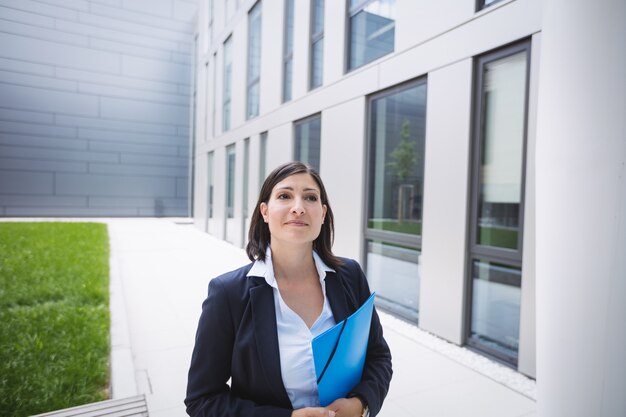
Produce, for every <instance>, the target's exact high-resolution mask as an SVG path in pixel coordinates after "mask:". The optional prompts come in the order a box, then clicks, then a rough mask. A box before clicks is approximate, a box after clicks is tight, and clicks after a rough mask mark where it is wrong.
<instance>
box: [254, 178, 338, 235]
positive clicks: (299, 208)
mask: <svg viewBox="0 0 626 417" xmlns="http://www.w3.org/2000/svg"><path fill="white" fill-rule="evenodd" d="M259 208H260V210H261V214H262V215H263V219H264V220H265V223H268V225H269V229H270V234H271V236H272V237H271V239H272V243H274V242H278V241H280V242H284V243H291V244H294V243H296V244H297V243H311V242H313V241H314V240H315V239H316V238H317V237H318V236H319V234H320V230H321V228H322V223H323V222H324V217H325V216H326V205H322V201H321V198H320V188H319V187H318V185H317V183H316V182H315V180H314V179H313V177H311V175H309V174H306V173H302V174H294V175H291V176H289V177H287V178H285V179H284V180H282V181H281V182H279V183H278V184H276V185H275V186H274V188H273V189H272V194H271V196H270V199H269V201H268V202H267V204H266V203H261V206H260V207H259Z"/></svg>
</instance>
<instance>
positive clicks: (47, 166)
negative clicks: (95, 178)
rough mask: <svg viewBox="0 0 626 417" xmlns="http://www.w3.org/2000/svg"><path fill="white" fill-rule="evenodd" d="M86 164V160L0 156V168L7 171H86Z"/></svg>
mask: <svg viewBox="0 0 626 417" xmlns="http://www.w3.org/2000/svg"><path fill="white" fill-rule="evenodd" d="M87 165H88V164H87V163H86V162H71V161H42V160H38V159H37V160H36V159H18V158H0V170H9V171H10V170H14V171H43V172H87Z"/></svg>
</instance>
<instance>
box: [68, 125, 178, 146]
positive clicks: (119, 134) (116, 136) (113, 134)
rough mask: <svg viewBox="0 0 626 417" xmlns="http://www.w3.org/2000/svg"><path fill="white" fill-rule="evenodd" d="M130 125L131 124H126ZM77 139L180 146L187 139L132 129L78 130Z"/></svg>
mask: <svg viewBox="0 0 626 417" xmlns="http://www.w3.org/2000/svg"><path fill="white" fill-rule="evenodd" d="M128 123H132V122H128ZM78 137H80V138H83V139H94V140H106V141H111V142H124V143H140V144H143V143H146V144H147V143H151V144H159V145H179V146H180V145H182V144H183V143H187V141H188V139H187V138H185V137H180V136H176V135H158V134H154V133H148V132H140V131H137V130H134V129H128V130H127V131H116V130H104V129H83V128H80V129H78Z"/></svg>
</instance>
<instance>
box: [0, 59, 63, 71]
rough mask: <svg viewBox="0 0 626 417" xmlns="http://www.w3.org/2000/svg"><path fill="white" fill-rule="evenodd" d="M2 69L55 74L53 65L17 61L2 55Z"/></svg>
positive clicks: (0, 60)
mask: <svg viewBox="0 0 626 417" xmlns="http://www.w3.org/2000/svg"><path fill="white" fill-rule="evenodd" d="M0 69H8V70H11V71H20V72H23V73H25V74H40V75H54V71H55V69H54V67H53V66H52V65H45V64H37V63H33V62H25V61H15V60H13V59H8V58H3V57H0Z"/></svg>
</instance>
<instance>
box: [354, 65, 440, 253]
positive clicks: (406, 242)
mask: <svg viewBox="0 0 626 417" xmlns="http://www.w3.org/2000/svg"><path fill="white" fill-rule="evenodd" d="M419 85H425V86H426V94H427V97H428V76H426V75H423V76H420V77H417V78H414V79H412V80H409V81H406V82H403V83H401V84H397V85H394V86H392V87H389V88H387V89H384V90H381V91H377V92H375V93H373V94H370V95H369V96H367V106H366V112H367V113H366V142H365V165H364V166H365V167H366V172H365V181H364V187H365V190H364V192H363V203H364V205H363V213H364V214H365V215H364V216H363V237H364V239H365V240H383V241H385V242H389V243H396V244H399V245H403V246H408V247H411V248H413V249H417V250H420V251H421V250H422V235H421V234H420V235H409V234H406V233H399V232H390V231H384V230H377V229H369V228H368V221H369V216H370V213H369V205H370V201H369V198H370V182H371V181H372V173H371V169H370V161H371V158H372V150H371V147H372V141H373V135H372V134H373V132H372V129H371V123H372V118H371V114H372V104H373V102H374V101H375V100H378V99H381V98H384V97H388V96H391V95H393V94H396V93H399V92H401V91H404V90H407V89H409V88H412V87H415V86H419ZM424 182H426V180H425V179H424ZM422 204H423V202H422ZM365 251H367V248H365Z"/></svg>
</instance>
